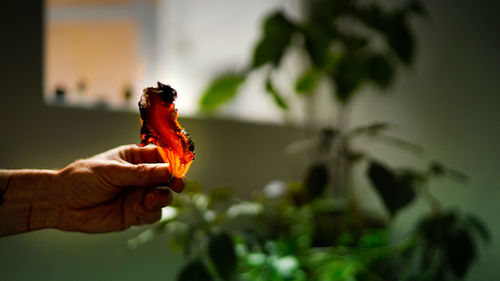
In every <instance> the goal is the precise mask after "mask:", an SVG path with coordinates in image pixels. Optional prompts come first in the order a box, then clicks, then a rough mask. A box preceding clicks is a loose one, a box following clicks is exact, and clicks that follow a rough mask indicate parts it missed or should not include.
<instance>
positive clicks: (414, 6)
mask: <svg viewBox="0 0 500 281" xmlns="http://www.w3.org/2000/svg"><path fill="white" fill-rule="evenodd" d="M406 10H407V11H408V12H412V13H414V14H416V15H419V16H422V17H426V16H427V15H428V12H427V9H425V8H424V6H423V5H422V3H421V2H420V1H417V0H413V1H410V2H408V3H407V4H406Z"/></svg>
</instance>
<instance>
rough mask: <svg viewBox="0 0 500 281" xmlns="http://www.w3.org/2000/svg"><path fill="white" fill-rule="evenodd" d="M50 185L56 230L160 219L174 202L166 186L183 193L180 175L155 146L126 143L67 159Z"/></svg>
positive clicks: (93, 230)
mask: <svg viewBox="0 0 500 281" xmlns="http://www.w3.org/2000/svg"><path fill="white" fill-rule="evenodd" d="M157 186H169V188H164V187H162V188H161V189H159V188H156V187H157ZM52 187H53V188H55V189H56V190H55V191H54V193H53V194H55V195H56V196H57V197H56V198H54V200H56V202H55V205H56V206H59V207H58V214H59V215H58V223H57V225H56V226H55V227H56V228H59V229H62V230H69V231H80V232H87V233H99V232H110V231H118V230H123V229H126V228H128V227H130V226H131V225H141V224H148V223H153V222H155V221H158V220H159V219H160V218H161V208H162V207H165V206H167V205H169V204H170V203H171V202H172V199H173V195H172V192H171V191H170V189H172V190H174V191H176V192H181V191H182V190H183V189H184V179H179V178H172V176H171V175H170V172H169V170H168V163H163V160H162V159H161V156H160V155H159V153H158V148H157V147H154V146H151V147H143V148H139V147H137V146H135V145H128V146H121V147H118V148H115V149H112V150H109V151H107V152H104V153H101V154H98V155H96V156H94V157H91V158H88V159H84V160H78V161H75V162H73V163H71V164H70V165H68V166H67V167H65V168H64V169H62V170H60V171H58V172H57V173H56V174H55V175H54V177H53V181H52Z"/></svg>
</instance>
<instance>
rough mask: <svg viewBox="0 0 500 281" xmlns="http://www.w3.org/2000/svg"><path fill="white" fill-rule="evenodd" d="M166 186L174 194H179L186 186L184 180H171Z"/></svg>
mask: <svg viewBox="0 0 500 281" xmlns="http://www.w3.org/2000/svg"><path fill="white" fill-rule="evenodd" d="M168 186H169V187H170V188H171V189H172V190H173V191H175V192H177V193H181V192H182V191H183V190H184V187H185V186H186V180H185V179H184V178H172V180H170V182H169V184H168Z"/></svg>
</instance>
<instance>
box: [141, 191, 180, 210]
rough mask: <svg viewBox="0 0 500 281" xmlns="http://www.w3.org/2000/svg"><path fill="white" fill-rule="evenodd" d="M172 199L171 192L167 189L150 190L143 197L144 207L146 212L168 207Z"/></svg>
mask: <svg viewBox="0 0 500 281" xmlns="http://www.w3.org/2000/svg"><path fill="white" fill-rule="evenodd" d="M173 198H174V197H173V194H172V191H170V190H169V189H163V190H159V189H151V190H150V191H149V192H148V193H147V194H146V196H144V206H145V207H146V208H147V209H148V210H152V209H156V208H163V207H165V206H168V205H170V203H172V200H173Z"/></svg>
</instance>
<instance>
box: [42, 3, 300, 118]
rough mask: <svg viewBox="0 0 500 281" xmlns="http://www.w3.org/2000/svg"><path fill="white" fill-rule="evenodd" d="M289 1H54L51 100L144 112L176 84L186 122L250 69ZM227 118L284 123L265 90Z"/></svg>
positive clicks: (49, 39)
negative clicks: (154, 90) (156, 90)
mask: <svg viewBox="0 0 500 281" xmlns="http://www.w3.org/2000/svg"><path fill="white" fill-rule="evenodd" d="M292 2H297V1H289V0H252V1H248V0H46V9H45V10H46V24H45V89H44V91H45V100H46V101H47V102H49V103H51V104H56V105H63V106H85V107H107V108H111V109H125V110H128V109H131V110H136V102H137V100H138V98H139V96H140V94H141V92H142V89H143V88H144V87H147V86H153V85H155V83H156V81H161V82H163V83H168V84H170V85H172V87H174V88H176V89H177V91H178V92H179V98H178V101H177V105H178V108H179V112H180V113H181V114H183V115H191V116H192V115H196V114H197V113H198V104H199V99H200V96H201V94H202V92H203V90H204V89H205V87H206V86H207V84H208V83H209V82H210V81H211V79H213V78H214V77H216V76H217V75H218V74H221V73H223V72H226V71H228V70H238V69H239V70H241V69H243V68H244V67H246V66H247V65H249V63H250V60H251V54H252V50H253V47H254V46H255V44H256V42H257V40H258V39H259V36H260V31H261V22H262V19H263V18H264V17H265V16H266V15H267V14H268V13H269V12H271V11H272V10H274V9H276V8H278V7H281V8H283V7H284V6H287V7H285V8H288V9H292V10H294V7H295V6H296V5H295V6H294V5H293V4H290V3H292ZM244 88H245V89H243V93H242V94H241V95H238V97H237V98H236V100H235V101H233V102H232V103H231V104H229V105H228V106H226V107H224V108H223V109H222V112H223V113H222V115H224V116H230V117H236V118H243V119H250V120H262V121H273V120H274V121H275V120H279V119H280V118H281V117H282V116H281V112H279V110H278V109H276V108H275V107H274V105H273V103H272V100H270V99H269V96H268V95H266V94H265V93H264V92H263V91H262V89H260V87H257V86H255V85H254V86H252V85H246V86H245V87H244Z"/></svg>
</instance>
